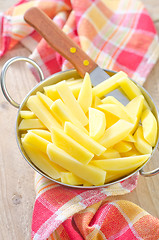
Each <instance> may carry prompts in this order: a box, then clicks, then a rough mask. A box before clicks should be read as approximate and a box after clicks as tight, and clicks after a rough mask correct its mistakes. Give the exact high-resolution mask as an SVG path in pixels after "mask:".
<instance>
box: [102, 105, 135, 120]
mask: <svg viewBox="0 0 159 240" xmlns="http://www.w3.org/2000/svg"><path fill="white" fill-rule="evenodd" d="M98 109H100V110H102V111H104V112H108V113H111V114H113V115H115V116H116V117H118V118H119V119H124V120H126V121H128V122H131V123H132V122H133V118H132V117H131V116H130V115H129V114H128V113H127V111H126V109H124V107H120V105H118V104H102V105H98Z"/></svg>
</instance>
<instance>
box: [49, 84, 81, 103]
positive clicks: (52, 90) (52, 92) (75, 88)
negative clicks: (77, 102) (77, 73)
mask: <svg viewBox="0 0 159 240" xmlns="http://www.w3.org/2000/svg"><path fill="white" fill-rule="evenodd" d="M62 82H66V83H67V85H68V86H69V88H70V89H71V91H72V93H73V95H74V97H75V98H77V97H78V94H79V92H80V89H81V86H82V81H81V80H80V81H79V80H75V81H65V80H64V81H62ZM57 84H58V83H57ZM57 84H54V85H50V86H47V87H44V92H45V94H46V95H47V96H48V97H49V98H50V99H51V100H53V101H55V100H57V99H59V98H60V95H59V93H58V91H57V89H56V85H57Z"/></svg>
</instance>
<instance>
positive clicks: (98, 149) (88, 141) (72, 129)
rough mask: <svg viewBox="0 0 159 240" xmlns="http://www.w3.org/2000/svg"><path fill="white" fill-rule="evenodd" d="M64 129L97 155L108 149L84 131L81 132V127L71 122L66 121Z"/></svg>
mask: <svg viewBox="0 0 159 240" xmlns="http://www.w3.org/2000/svg"><path fill="white" fill-rule="evenodd" d="M64 131H65V133H66V134H67V135H69V136H70V137H71V138H72V139H74V140H75V141H76V142H77V143H79V144H80V145H82V146H83V147H85V148H86V149H88V151H90V152H92V153H94V154H96V155H97V156H98V155H101V154H102V153H104V152H105V150H106V148H105V147H103V146H102V145H101V144H99V143H98V142H96V141H95V140H94V139H92V138H91V137H90V136H88V135H87V134H85V133H84V132H81V130H80V129H79V128H77V127H76V126H74V125H73V124H72V123H70V122H65V125H64Z"/></svg>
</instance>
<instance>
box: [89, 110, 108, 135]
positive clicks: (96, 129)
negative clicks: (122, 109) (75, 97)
mask: <svg viewBox="0 0 159 240" xmlns="http://www.w3.org/2000/svg"><path fill="white" fill-rule="evenodd" d="M105 129H106V118H105V114H104V113H103V112H102V111H100V110H98V109H95V108H89V135H90V136H91V137H92V138H93V139H95V140H98V139H99V138H100V137H102V135H103V134H104V131H105Z"/></svg>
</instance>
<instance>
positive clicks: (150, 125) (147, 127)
mask: <svg viewBox="0 0 159 240" xmlns="http://www.w3.org/2000/svg"><path fill="white" fill-rule="evenodd" d="M141 122H142V126H143V134H144V138H145V139H146V141H147V142H148V143H149V144H150V145H151V146H152V147H154V146H155V144H156V139H157V121H156V118H155V117H154V115H153V113H152V112H151V111H150V110H149V109H146V110H145V111H144V112H143V113H142V116H141Z"/></svg>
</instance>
